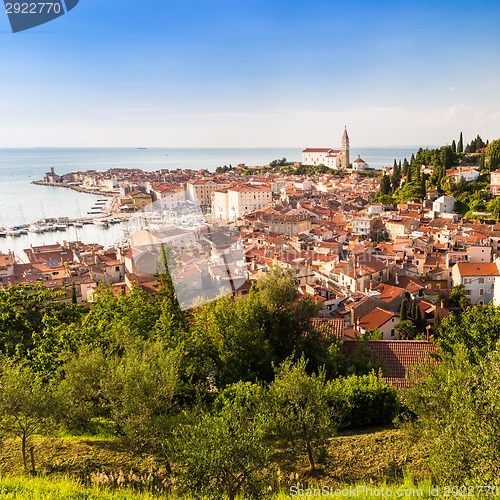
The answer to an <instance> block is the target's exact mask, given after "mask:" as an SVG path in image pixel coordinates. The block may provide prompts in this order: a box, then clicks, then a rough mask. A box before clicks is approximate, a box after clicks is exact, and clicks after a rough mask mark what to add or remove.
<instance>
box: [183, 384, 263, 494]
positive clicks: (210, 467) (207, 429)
mask: <svg viewBox="0 0 500 500" xmlns="http://www.w3.org/2000/svg"><path fill="white" fill-rule="evenodd" d="M265 397H266V396H265V391H264V389H263V388H262V387H261V386H259V385H256V384H251V383H248V382H247V383H243V382H240V383H238V384H235V385H233V386H229V387H227V388H226V390H225V391H224V392H222V393H221V394H220V395H219V396H218V398H217V400H216V401H215V403H214V410H213V412H212V413H201V414H200V413H199V412H194V413H192V414H188V415H187V416H186V422H185V423H183V424H181V425H179V426H178V427H177V428H176V430H175V452H176V462H177V463H179V464H181V465H180V467H179V469H178V470H177V479H178V481H179V482H180V484H181V486H182V487H183V489H185V490H187V491H188V492H190V493H193V492H196V494H199V495H210V496H211V497H212V498H213V497H216V498H221V497H222V496H223V495H226V496H227V498H228V499H229V500H234V499H235V498H236V496H237V495H239V494H240V493H243V494H247V495H259V494H260V495H262V494H263V493H264V492H265V491H266V490H267V486H268V485H269V482H268V474H269V470H268V469H269V463H268V456H269V452H270V449H269V447H268V445H267V444H266V441H265V436H266V433H267V429H268V420H267V417H266V415H265V412H264V406H265Z"/></svg>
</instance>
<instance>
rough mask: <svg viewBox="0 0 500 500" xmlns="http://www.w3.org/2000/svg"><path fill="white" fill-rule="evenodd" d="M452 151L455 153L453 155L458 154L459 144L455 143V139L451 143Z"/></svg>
mask: <svg viewBox="0 0 500 500" xmlns="http://www.w3.org/2000/svg"><path fill="white" fill-rule="evenodd" d="M451 150H452V151H453V153H456V152H457V144H456V142H455V139H453V141H452V142H451Z"/></svg>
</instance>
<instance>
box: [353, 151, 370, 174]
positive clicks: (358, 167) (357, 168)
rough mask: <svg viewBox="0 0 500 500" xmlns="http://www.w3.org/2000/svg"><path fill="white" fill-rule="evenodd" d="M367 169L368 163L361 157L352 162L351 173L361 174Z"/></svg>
mask: <svg viewBox="0 0 500 500" xmlns="http://www.w3.org/2000/svg"><path fill="white" fill-rule="evenodd" d="M367 168H368V163H366V161H365V160H362V159H361V157H360V156H359V155H358V157H357V158H356V159H355V160H354V161H353V162H352V170H353V172H363V171H365V170H366V169H367Z"/></svg>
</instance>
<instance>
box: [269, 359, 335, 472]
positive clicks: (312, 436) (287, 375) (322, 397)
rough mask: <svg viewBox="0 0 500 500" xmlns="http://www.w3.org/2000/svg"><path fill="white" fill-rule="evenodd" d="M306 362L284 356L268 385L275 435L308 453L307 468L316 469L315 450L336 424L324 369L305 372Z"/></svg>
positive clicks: (293, 447)
mask: <svg viewBox="0 0 500 500" xmlns="http://www.w3.org/2000/svg"><path fill="white" fill-rule="evenodd" d="M306 365H307V362H306V360H305V359H304V358H301V359H300V360H298V361H297V362H296V363H293V362H292V361H291V360H290V359H288V360H285V361H284V362H283V363H282V364H281V365H280V366H279V368H278V369H277V370H276V378H275V379H274V381H273V382H272V383H271V384H270V386H269V395H270V398H271V405H272V409H273V410H272V416H273V421H274V424H275V427H274V436H275V437H276V438H278V439H279V440H281V441H282V442H284V443H285V444H288V446H289V448H290V451H292V452H293V451H295V452H296V451H297V450H298V449H299V448H302V449H303V450H304V451H305V452H306V453H307V458H308V460H309V467H310V471H311V472H313V471H314V470H315V469H316V463H317V459H318V451H319V450H320V449H321V448H323V447H324V444H325V442H326V440H327V439H328V438H329V437H330V436H332V434H333V433H334V432H335V431H336V429H337V427H338V424H339V422H338V420H339V418H338V416H336V415H335V414H334V412H333V410H332V409H331V407H330V405H329V399H330V397H331V394H330V391H329V386H328V384H327V382H326V374H325V371H324V370H319V372H318V373H317V374H314V373H313V374H311V375H308V374H307V370H306Z"/></svg>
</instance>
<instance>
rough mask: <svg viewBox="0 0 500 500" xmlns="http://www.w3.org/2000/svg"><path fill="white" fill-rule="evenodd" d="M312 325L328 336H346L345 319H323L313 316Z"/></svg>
mask: <svg viewBox="0 0 500 500" xmlns="http://www.w3.org/2000/svg"><path fill="white" fill-rule="evenodd" d="M311 325H312V327H313V328H314V329H315V330H316V331H317V332H319V333H322V334H323V335H324V336H325V337H327V338H332V337H337V338H338V339H342V338H343V337H344V326H345V323H344V320H343V319H322V318H313V319H312V320H311Z"/></svg>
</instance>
